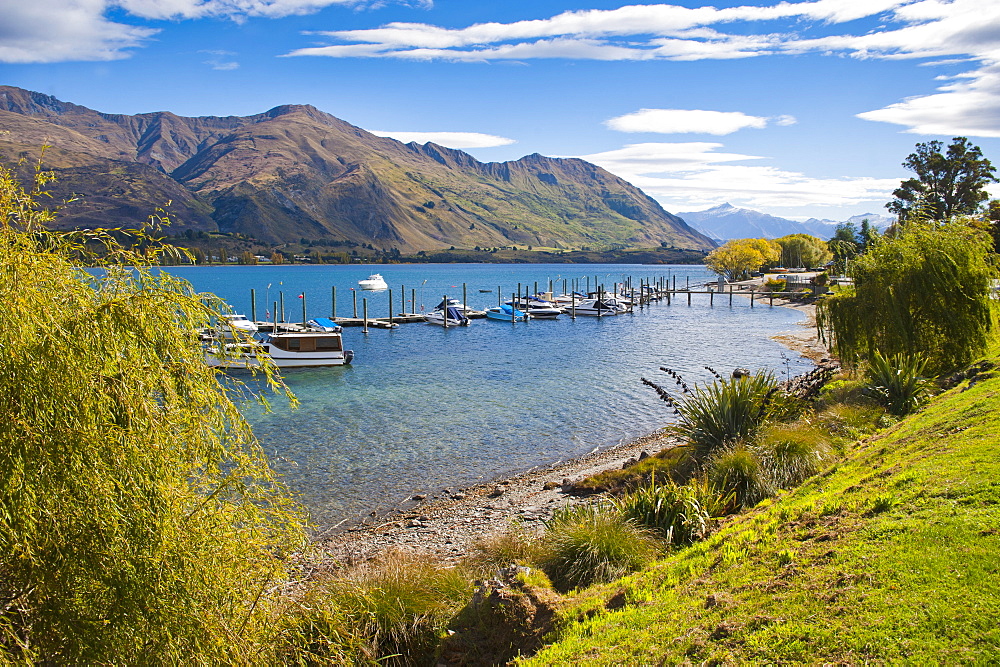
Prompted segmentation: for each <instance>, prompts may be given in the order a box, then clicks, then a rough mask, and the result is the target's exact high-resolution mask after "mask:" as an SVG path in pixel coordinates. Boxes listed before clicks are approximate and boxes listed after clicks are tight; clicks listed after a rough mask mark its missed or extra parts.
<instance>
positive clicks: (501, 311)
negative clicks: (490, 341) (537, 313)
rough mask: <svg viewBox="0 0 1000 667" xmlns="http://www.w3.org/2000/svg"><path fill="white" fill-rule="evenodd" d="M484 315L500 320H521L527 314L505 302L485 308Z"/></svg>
mask: <svg viewBox="0 0 1000 667" xmlns="http://www.w3.org/2000/svg"><path fill="white" fill-rule="evenodd" d="M486 317H487V318H489V319H491V320H500V321H501V322H523V321H524V318H525V317H527V315H525V314H524V312H522V311H520V310H517V309H516V308H514V307H512V306H509V305H507V304H506V303H505V304H503V305H500V306H493V307H492V308H487V309H486Z"/></svg>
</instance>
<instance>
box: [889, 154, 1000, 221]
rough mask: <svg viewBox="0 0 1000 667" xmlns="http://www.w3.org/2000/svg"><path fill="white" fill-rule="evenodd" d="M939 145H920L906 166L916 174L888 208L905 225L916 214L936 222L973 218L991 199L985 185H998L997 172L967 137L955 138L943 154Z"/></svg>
mask: <svg viewBox="0 0 1000 667" xmlns="http://www.w3.org/2000/svg"><path fill="white" fill-rule="evenodd" d="M942 147H943V144H942V143H941V142H940V141H928V142H926V143H923V144H917V150H916V151H915V152H913V153H911V154H910V155H909V157H907V158H906V161H905V162H903V166H904V167H906V168H907V169H909V170H910V171H912V172H914V173H916V175H917V177H916V178H910V179H907V180H905V181H903V182H902V183H900V186H899V187H898V188H897V189H896V190H895V191H894V192H893V193H892V196H893V197H895V199H894V200H893V201H891V202H889V203H888V204H886V208H888V209H889V210H890V211H892V212H893V213H895V214H896V215H897V216H899V219H900V221H902V222H906V221H907V220H908V219H909V218H910V217H911V215H912V214H913V213H914V212H915V211H917V210H924V211H925V213H926V214H927V215H929V216H930V217H931V218H933V219H935V220H950V219H951V218H952V217H954V216H956V215H973V214H975V213H976V212H977V211H978V210H979V207H980V205H981V204H982V203H983V202H985V201H986V200H987V198H988V195H987V193H986V185H987V184H989V183H995V182H997V179H996V177H995V176H994V175H993V174H994V172H995V171H996V168H994V167H993V165H992V164H990V161H989V160H987V159H986V158H984V157H983V153H982V151H981V150H980V149H979V147H978V146H973V145H972V144H970V143H969V140H968V139H967V138H966V137H955V138H954V139H952V143H951V145H950V146H948V150H947V152H946V153H942V152H941V149H942Z"/></svg>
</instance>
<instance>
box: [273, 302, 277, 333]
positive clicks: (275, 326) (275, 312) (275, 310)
mask: <svg viewBox="0 0 1000 667" xmlns="http://www.w3.org/2000/svg"><path fill="white" fill-rule="evenodd" d="M273 312H274V323H273V324H272V325H271V332H272V333H278V302H277V301H275V302H274V311H273Z"/></svg>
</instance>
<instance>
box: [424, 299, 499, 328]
mask: <svg viewBox="0 0 1000 667" xmlns="http://www.w3.org/2000/svg"><path fill="white" fill-rule="evenodd" d="M445 306H448V307H449V308H458V309H459V310H460V311H462V314H463V315H465V316H466V317H468V318H469V319H470V320H475V319H482V318H484V317H486V311H485V310H473V309H472V308H469V307H468V306H466V305H465V304H464V303H462V302H461V301H459V300H458V299H452V298H449V299H448V300H447V302H446V301H444V300H442V301H441V303H439V304H438V305H436V306H434V308H433V309H432V312H433V310H443V309H444V307H445ZM448 326H451V325H450V324H449V325H448Z"/></svg>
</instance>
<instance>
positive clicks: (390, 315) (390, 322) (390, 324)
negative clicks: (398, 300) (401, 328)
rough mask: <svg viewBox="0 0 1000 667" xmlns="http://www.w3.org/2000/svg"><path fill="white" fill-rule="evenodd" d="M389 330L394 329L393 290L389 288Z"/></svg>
mask: <svg viewBox="0 0 1000 667" xmlns="http://www.w3.org/2000/svg"><path fill="white" fill-rule="evenodd" d="M389 328H390V329H391V328H392V288H391V287H390V288H389Z"/></svg>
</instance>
